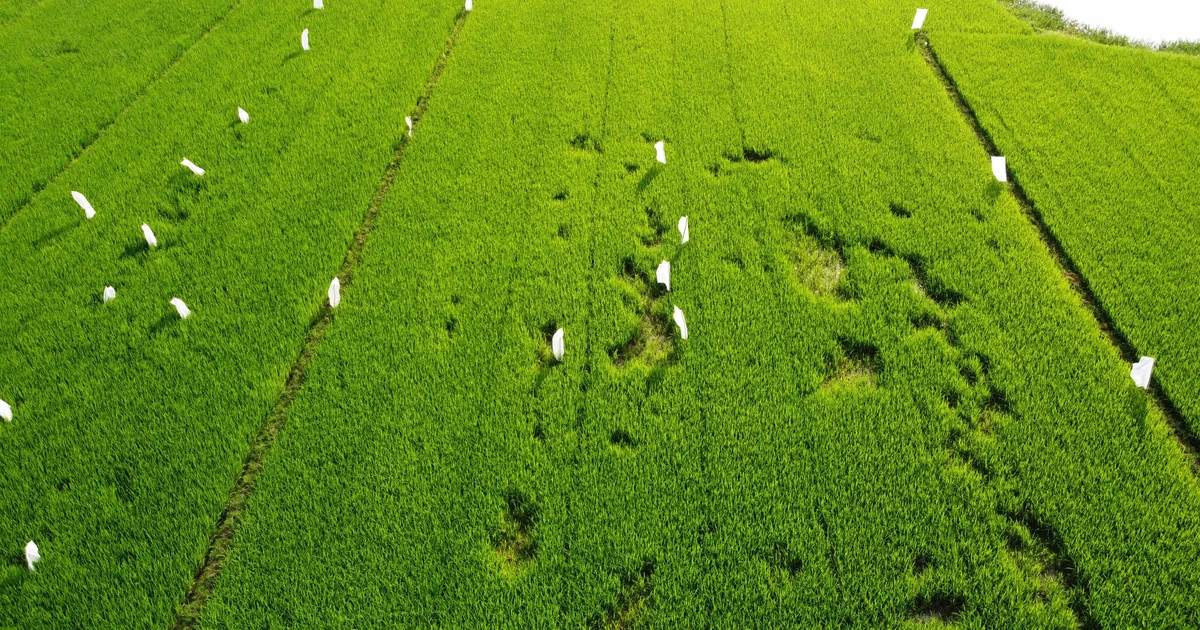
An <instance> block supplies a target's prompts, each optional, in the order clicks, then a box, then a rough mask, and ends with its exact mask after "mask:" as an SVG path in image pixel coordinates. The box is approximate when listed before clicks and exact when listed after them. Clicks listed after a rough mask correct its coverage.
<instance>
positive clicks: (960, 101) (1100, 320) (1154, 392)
mask: <svg viewBox="0 0 1200 630" xmlns="http://www.w3.org/2000/svg"><path fill="white" fill-rule="evenodd" d="M915 38H916V43H917V47H918V48H920V49H921V55H922V56H923V57H924V58H925V61H926V62H927V63H928V65H929V67H930V69H932V70H933V73H934V75H935V76H937V78H938V79H939V80H940V81H941V82H942V84H943V85H944V86H945V88H946V92H947V94H949V96H950V99H951V101H953V102H954V105H955V107H956V108H957V109H958V111H959V112H960V113H961V114H962V116H963V119H964V120H965V121H966V123H967V126H968V127H970V128H971V130H972V131H973V132H974V133H975V136H976V138H977V139H978V140H979V144H980V145H982V146H983V148H984V150H985V151H987V152H988V154H989V155H1000V151H999V149H997V148H996V143H995V142H994V141H993V140H992V137H991V135H990V134H989V133H988V132H987V130H986V129H984V127H983V125H982V123H980V122H979V118H978V116H976V115H975V110H973V109H972V108H971V105H970V104H969V103H967V100H966V98H965V97H963V95H962V92H961V91H960V90H959V89H958V84H957V83H955V82H954V78H953V77H951V76H950V73H949V72H948V71H947V70H946V67H945V65H943V64H942V62H941V60H940V59H939V58H938V56H937V52H936V51H935V50H934V49H933V46H932V45H931V44H930V42H929V37H928V35H927V34H926V33H925V31H919V32H918V33H917V34H916V36H915ZM1008 189H1009V190H1010V191H1011V192H1012V195H1013V197H1014V198H1015V199H1016V201H1017V204H1018V205H1019V206H1020V207H1021V211H1022V212H1023V213H1024V214H1025V217H1026V218H1027V219H1028V220H1029V223H1030V224H1032V225H1033V227H1034V229H1035V230H1036V231H1037V233H1038V236H1039V237H1040V238H1041V240H1042V242H1043V243H1045V245H1046V248H1047V250H1049V253H1050V255H1051V257H1052V258H1053V259H1054V261H1055V263H1056V264H1057V265H1058V268H1059V270H1060V271H1061V273H1062V274H1063V277H1065V278H1066V280H1067V283H1068V284H1069V285H1070V286H1071V289H1072V290H1073V291H1074V292H1075V294H1076V296H1078V297H1079V299H1080V300H1081V301H1082V302H1083V304H1084V306H1086V307H1087V309H1088V310H1089V311H1090V312H1091V313H1092V316H1093V318H1094V319H1095V321H1096V326H1097V327H1098V328H1099V329H1100V332H1101V333H1103V334H1104V335H1105V336H1106V337H1108V340H1109V343H1111V344H1112V345H1113V346H1114V347H1115V348H1116V349H1117V351H1118V352H1119V353H1120V355H1121V359H1122V360H1123V361H1125V362H1126V363H1134V362H1136V361H1137V360H1138V358H1139V357H1140V356H1141V353H1139V352H1138V351H1137V349H1136V348H1135V347H1134V346H1133V344H1132V343H1130V341H1129V339H1128V338H1126V337H1125V335H1124V333H1122V332H1121V330H1120V329H1119V328H1117V326H1116V323H1115V322H1114V321H1113V319H1112V317H1111V316H1110V315H1109V314H1108V311H1106V310H1105V309H1104V306H1103V305H1102V304H1101V303H1100V301H1099V299H1097V298H1096V294H1095V293H1094V292H1093V291H1092V289H1091V286H1090V285H1089V284H1088V281H1087V278H1085V277H1084V276H1083V274H1082V273H1081V272H1080V270H1079V267H1078V266H1077V265H1076V264H1075V262H1074V261H1073V260H1072V259H1071V257H1070V256H1068V255H1067V252H1066V250H1065V249H1063V246H1062V243H1061V242H1059V240H1058V238H1057V237H1056V236H1055V235H1054V233H1053V232H1051V231H1050V229H1049V228H1048V227H1046V223H1045V220H1044V219H1043V217H1042V215H1041V213H1040V212H1038V210H1037V208H1036V207H1035V206H1034V205H1033V202H1032V201H1030V200H1029V197H1028V195H1026V194H1025V189H1024V188H1023V187H1022V186H1021V183H1020V180H1019V179H1018V178H1017V176H1016V174H1015V173H1011V172H1010V173H1009V185H1008ZM1147 395H1148V398H1149V402H1150V403H1151V404H1152V405H1154V407H1155V408H1157V410H1158V411H1159V413H1161V414H1162V416H1163V417H1164V418H1166V421H1167V424H1168V426H1170V428H1171V432H1172V433H1174V435H1175V439H1176V441H1177V442H1179V445H1180V447H1181V448H1182V449H1183V452H1184V455H1185V457H1187V459H1188V463H1189V464H1191V468H1192V472H1193V474H1198V475H1200V437H1198V436H1197V435H1196V434H1195V433H1193V432H1192V431H1191V430H1190V429H1189V428H1188V425H1187V423H1186V422H1184V420H1183V414H1182V413H1181V412H1180V411H1179V408H1178V407H1177V406H1176V405H1175V403H1174V402H1173V401H1172V400H1171V399H1170V397H1168V396H1167V394H1166V393H1165V392H1164V391H1163V389H1162V387H1161V385H1160V384H1159V382H1158V380H1157V379H1153V380H1152V381H1151V382H1150V388H1149V389H1148V390H1147Z"/></svg>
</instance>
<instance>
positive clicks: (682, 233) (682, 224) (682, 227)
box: [679, 217, 688, 243]
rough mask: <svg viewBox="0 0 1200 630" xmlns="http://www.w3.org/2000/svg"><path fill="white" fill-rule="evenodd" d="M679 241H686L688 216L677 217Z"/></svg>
mask: <svg viewBox="0 0 1200 630" xmlns="http://www.w3.org/2000/svg"><path fill="white" fill-rule="evenodd" d="M679 242H680V243H686V242H688V218H687V217H679Z"/></svg>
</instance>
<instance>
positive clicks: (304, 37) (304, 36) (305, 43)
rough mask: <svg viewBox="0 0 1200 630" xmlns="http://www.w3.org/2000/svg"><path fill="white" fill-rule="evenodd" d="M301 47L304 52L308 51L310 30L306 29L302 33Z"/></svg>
mask: <svg viewBox="0 0 1200 630" xmlns="http://www.w3.org/2000/svg"><path fill="white" fill-rule="evenodd" d="M300 47H301V48H303V49H304V50H308V29H304V31H303V32H301V33H300Z"/></svg>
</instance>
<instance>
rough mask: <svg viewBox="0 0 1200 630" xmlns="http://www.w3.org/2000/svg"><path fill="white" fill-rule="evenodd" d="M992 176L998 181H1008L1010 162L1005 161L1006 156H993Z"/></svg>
mask: <svg viewBox="0 0 1200 630" xmlns="http://www.w3.org/2000/svg"><path fill="white" fill-rule="evenodd" d="M992 175H995V176H996V181H1000V182H1007V181H1008V162H1007V161H1006V160H1005V159H1004V156H1002V155H993V156H992Z"/></svg>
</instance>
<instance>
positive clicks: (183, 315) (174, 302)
mask: <svg viewBox="0 0 1200 630" xmlns="http://www.w3.org/2000/svg"><path fill="white" fill-rule="evenodd" d="M171 306H174V307H175V310H176V311H179V319H187V318H188V315H191V314H192V311H191V309H189V308H188V307H187V304H184V303H183V300H181V299H179V298H171Z"/></svg>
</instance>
